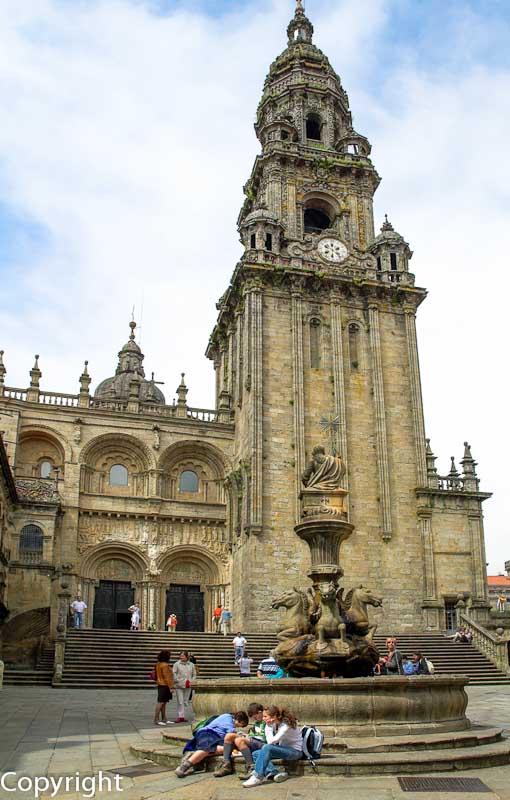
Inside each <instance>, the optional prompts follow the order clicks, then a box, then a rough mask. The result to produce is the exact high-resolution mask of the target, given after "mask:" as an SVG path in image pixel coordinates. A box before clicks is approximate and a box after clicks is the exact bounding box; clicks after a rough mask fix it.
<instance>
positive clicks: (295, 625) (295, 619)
mask: <svg viewBox="0 0 510 800" xmlns="http://www.w3.org/2000/svg"><path fill="white" fill-rule="evenodd" d="M281 607H283V608H286V609H287V613H286V614H285V617H284V618H283V622H282V625H281V627H280V628H279V630H278V632H277V634H276V638H277V639H278V640H279V641H280V642H283V641H285V640H286V639H294V638H296V637H298V636H303V635H304V634H306V633H310V618H309V609H310V600H309V596H308V594H307V593H306V592H304V591H303V590H302V589H297V588H296V587H295V586H294V587H293V588H292V589H289V590H288V591H286V592H284V593H283V594H281V595H279V596H278V597H275V599H274V600H273V602H272V603H271V608H281Z"/></svg>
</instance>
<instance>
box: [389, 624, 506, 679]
mask: <svg viewBox="0 0 510 800" xmlns="http://www.w3.org/2000/svg"><path fill="white" fill-rule="evenodd" d="M393 635H395V634H388V636H393ZM396 638H397V643H398V644H397V647H398V649H399V650H400V652H401V653H402V655H405V656H407V657H408V658H411V656H412V654H413V652H416V651H419V652H420V653H422V655H424V656H426V658H428V659H429V661H432V663H433V664H434V667H435V674H436V673H445V672H449V673H455V674H457V675H467V676H468V677H469V679H470V683H471V684H472V685H475V686H484V685H488V684H499V683H510V675H505V673H503V672H501V670H499V669H498V668H497V667H496V666H495V665H494V664H493V663H492V661H490V660H489V659H488V658H487V656H485V655H484V654H483V653H481V652H480V651H479V650H477V649H476V647H475V646H474V645H473V644H466V643H464V642H452V641H451V639H445V638H444V636H442V635H441V634H439V633H405V634H404V633H402V634H396ZM385 639H386V636H383V635H382V634H381V635H380V636H378V635H376V636H375V637H374V641H375V643H376V645H377V647H378V648H379V651H380V652H381V653H384V652H385V650H386V648H385V644H384V642H385Z"/></svg>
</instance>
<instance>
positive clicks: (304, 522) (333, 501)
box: [272, 446, 382, 678]
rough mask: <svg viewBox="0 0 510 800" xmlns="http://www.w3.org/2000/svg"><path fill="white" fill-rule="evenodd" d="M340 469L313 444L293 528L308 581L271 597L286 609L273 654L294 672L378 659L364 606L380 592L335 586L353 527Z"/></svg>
mask: <svg viewBox="0 0 510 800" xmlns="http://www.w3.org/2000/svg"><path fill="white" fill-rule="evenodd" d="M344 472H345V469H344V466H343V463H342V460H341V459H340V458H339V457H338V456H328V455H326V452H325V450H324V448H323V447H321V446H317V447H315V448H314V449H313V453H312V461H311V463H310V465H309V466H308V467H307V469H306V470H305V472H304V473H303V485H304V488H303V490H302V492H301V495H300V499H301V522H300V523H299V525H296V527H295V528H294V530H295V532H296V533H297V535H298V536H299V537H300V538H301V539H303V541H305V542H306V543H307V544H308V546H309V548H310V555H311V562H312V564H311V570H310V572H309V573H308V576H309V578H310V580H311V582H312V585H311V587H309V588H308V589H306V590H301V589H297V588H293V589H291V590H290V591H287V592H284V594H282V595H280V596H279V597H276V598H275V599H274V600H273V603H272V607H273V608H279V607H281V606H283V607H285V608H286V609H287V613H286V615H285V617H284V620H283V623H282V625H281V627H280V629H279V631H278V634H277V636H278V640H279V642H280V643H279V645H278V647H277V648H276V650H275V653H274V656H275V658H276V660H277V661H278V663H279V664H280V666H281V667H282V668H283V669H284V670H285V671H286V672H287V673H288V674H289V675H291V676H295V677H319V678H320V677H344V678H357V677H364V676H367V675H372V673H373V668H374V665H375V664H376V663H377V661H378V659H379V653H378V651H377V648H376V647H375V645H374V643H373V635H374V633H375V630H376V628H377V625H375V624H371V623H370V622H369V619H368V614H367V606H368V605H372V606H381V605H382V598H381V597H378V596H377V595H375V594H374V593H373V592H372V591H371V590H370V589H368V588H366V587H364V586H363V585H359V586H356V587H354V588H353V589H351V590H350V591H349V592H347V594H346V595H345V597H344V595H343V592H344V589H343V588H339V586H338V582H339V580H340V578H342V576H343V574H344V572H343V569H342V567H341V566H340V564H339V557H340V556H339V553H340V547H341V544H342V542H344V541H345V540H346V539H347V538H348V537H349V536H350V535H351V534H352V532H353V530H354V526H353V525H351V524H350V523H349V522H348V520H347V491H346V490H345V489H344V488H343V487H342V486H341V481H342V478H343V475H344Z"/></svg>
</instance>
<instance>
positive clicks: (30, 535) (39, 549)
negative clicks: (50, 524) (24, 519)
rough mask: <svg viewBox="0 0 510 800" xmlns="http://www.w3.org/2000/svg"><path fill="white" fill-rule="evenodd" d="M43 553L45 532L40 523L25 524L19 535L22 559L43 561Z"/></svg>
mask: <svg viewBox="0 0 510 800" xmlns="http://www.w3.org/2000/svg"><path fill="white" fill-rule="evenodd" d="M42 555H43V532H42V530H41V529H40V527H39V526H38V525H25V526H24V528H22V529H21V533H20V537H19V558H20V561H30V562H32V563H34V562H37V561H41V560H42Z"/></svg>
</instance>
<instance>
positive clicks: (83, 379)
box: [80, 361, 92, 396]
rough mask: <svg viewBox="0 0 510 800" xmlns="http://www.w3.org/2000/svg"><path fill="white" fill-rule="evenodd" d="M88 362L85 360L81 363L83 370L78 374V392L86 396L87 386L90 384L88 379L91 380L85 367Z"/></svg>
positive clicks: (87, 392)
mask: <svg viewBox="0 0 510 800" xmlns="http://www.w3.org/2000/svg"><path fill="white" fill-rule="evenodd" d="M88 363H89V362H88V361H85V362H84V365H83V372H82V374H81V375H80V394H81V395H82V396H84V395H87V396H88V394H89V386H90V381H91V380H92V378H91V377H90V375H89V371H88V369H87V367H88Z"/></svg>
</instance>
